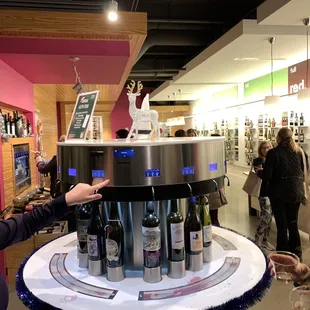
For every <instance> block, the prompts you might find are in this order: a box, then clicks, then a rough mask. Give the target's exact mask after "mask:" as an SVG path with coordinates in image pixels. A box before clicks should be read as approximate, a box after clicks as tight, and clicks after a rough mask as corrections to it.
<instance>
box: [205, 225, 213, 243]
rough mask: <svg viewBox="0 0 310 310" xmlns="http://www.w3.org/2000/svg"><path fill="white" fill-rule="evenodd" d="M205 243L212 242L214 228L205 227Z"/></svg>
mask: <svg viewBox="0 0 310 310" xmlns="http://www.w3.org/2000/svg"><path fill="white" fill-rule="evenodd" d="M203 242H204V243H209V242H212V226H211V225H209V226H203Z"/></svg>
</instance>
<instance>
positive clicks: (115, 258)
mask: <svg viewBox="0 0 310 310" xmlns="http://www.w3.org/2000/svg"><path fill="white" fill-rule="evenodd" d="M105 229H106V252H107V267H109V268H115V267H121V266H123V265H124V229H123V225H122V222H121V221H120V219H119V216H118V210H117V203H116V202H112V203H111V209H110V216H109V220H108V223H107V226H106V228H105Z"/></svg>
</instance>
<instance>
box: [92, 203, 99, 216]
mask: <svg viewBox="0 0 310 310" xmlns="http://www.w3.org/2000/svg"><path fill="white" fill-rule="evenodd" d="M92 216H93V217H97V216H100V211H99V203H98V202H93V203H92Z"/></svg>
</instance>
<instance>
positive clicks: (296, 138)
mask: <svg viewBox="0 0 310 310" xmlns="http://www.w3.org/2000/svg"><path fill="white" fill-rule="evenodd" d="M294 136H295V142H298V141H299V133H298V130H297V128H296V129H295V133H294Z"/></svg>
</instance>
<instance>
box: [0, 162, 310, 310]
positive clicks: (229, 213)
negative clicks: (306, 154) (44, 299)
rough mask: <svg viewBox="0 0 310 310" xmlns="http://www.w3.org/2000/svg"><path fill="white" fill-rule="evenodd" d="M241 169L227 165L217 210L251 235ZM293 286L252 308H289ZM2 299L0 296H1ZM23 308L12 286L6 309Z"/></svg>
mask: <svg viewBox="0 0 310 310" xmlns="http://www.w3.org/2000/svg"><path fill="white" fill-rule="evenodd" d="M245 170H247V168H246V169H244V168H239V167H234V166H230V167H229V174H228V175H229V177H230V181H231V186H230V187H227V189H226V192H227V197H228V200H229V204H228V205H227V206H225V207H223V208H221V209H220V222H221V225H222V226H224V227H228V228H232V229H234V230H237V231H239V232H240V233H242V234H245V235H248V236H251V237H253V236H254V232H255V228H256V223H257V219H256V218H255V217H250V216H249V215H248V205H247V197H246V194H245V193H244V192H243V191H242V186H243V184H244V181H245V176H244V175H243V171H245ZM275 231H276V230H275V226H274V224H273V227H272V231H271V235H270V241H271V243H272V244H275V238H276V233H275ZM302 239H303V245H304V260H305V262H306V263H310V251H309V250H308V242H307V239H306V238H305V236H303V238H302ZM291 289H292V286H291V285H285V284H283V283H279V282H275V281H274V283H273V284H272V287H271V290H270V291H269V292H268V293H267V294H266V296H265V297H264V299H263V300H262V301H261V302H260V303H258V304H256V305H255V306H254V307H252V309H253V310H266V309H267V310H290V309H291V307H290V305H289V301H288V295H289V292H290V290H291ZM0 298H1V297H0ZM22 309H25V307H24V306H23V305H21V303H20V302H19V300H18V298H17V297H16V293H15V292H14V289H13V288H12V289H11V293H10V305H9V310H22ZM231 310H234V309H231Z"/></svg>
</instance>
